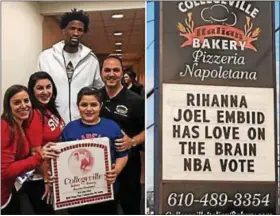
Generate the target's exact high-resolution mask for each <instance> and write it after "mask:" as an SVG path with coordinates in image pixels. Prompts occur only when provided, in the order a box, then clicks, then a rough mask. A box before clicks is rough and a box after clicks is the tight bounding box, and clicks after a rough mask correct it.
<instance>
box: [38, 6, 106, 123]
mask: <svg viewBox="0 0 280 216" xmlns="http://www.w3.org/2000/svg"><path fill="white" fill-rule="evenodd" d="M88 26H89V17H88V15H87V14H86V13H85V12H84V11H82V10H79V11H78V10H76V9H72V11H71V12H67V13H65V14H64V15H63V16H62V17H61V22H60V28H61V29H62V33H63V36H64V40H63V41H60V42H58V43H56V44H54V45H53V47H52V48H50V49H47V50H45V51H43V52H42V53H41V54H40V57H39V68H40V70H41V71H45V72H47V73H49V74H50V75H51V76H52V78H53V80H54V82H55V85H56V87H57V101H56V103H57V105H58V111H59V114H60V115H61V117H62V118H63V120H64V121H65V123H66V124H67V123H68V122H70V121H72V120H75V119H78V118H80V115H79V111H78V108H77V105H76V100H77V94H78V92H79V90H80V89H81V88H82V87H85V86H92V87H94V88H98V89H99V88H101V87H102V86H103V85H104V84H103V81H102V79H101V77H100V69H99V63H98V60H97V57H96V56H95V54H94V53H93V52H92V50H91V49H89V48H88V47H86V46H84V45H83V44H81V43H80V42H81V39H82V37H83V35H84V34H85V33H86V32H87V31H88Z"/></svg>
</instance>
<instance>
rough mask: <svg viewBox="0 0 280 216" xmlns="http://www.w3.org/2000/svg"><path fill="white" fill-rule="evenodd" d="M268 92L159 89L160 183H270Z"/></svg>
mask: <svg viewBox="0 0 280 216" xmlns="http://www.w3.org/2000/svg"><path fill="white" fill-rule="evenodd" d="M273 97H274V90H273V88H251V87H250V88H249V87H227V86H225V87H224V86H207V85H186V84H163V104H162V105H163V116H162V124H163V125H162V157H163V158H162V167H163V168H162V169H163V170H162V175H163V176H162V179H163V180H210V181H274V180H275V140H274V132H275V131H274V121H275V119H274V102H273V100H274V99H273Z"/></svg>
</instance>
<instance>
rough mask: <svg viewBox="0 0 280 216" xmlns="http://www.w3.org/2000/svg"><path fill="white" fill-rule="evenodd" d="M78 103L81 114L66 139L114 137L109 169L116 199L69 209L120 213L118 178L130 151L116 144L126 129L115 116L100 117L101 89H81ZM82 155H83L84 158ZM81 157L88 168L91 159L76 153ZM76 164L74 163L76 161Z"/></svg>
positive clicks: (69, 126) (68, 129) (64, 131)
mask: <svg viewBox="0 0 280 216" xmlns="http://www.w3.org/2000/svg"><path fill="white" fill-rule="evenodd" d="M77 106H78V109H79V112H80V116H81V118H80V119H78V120H75V121H72V122H70V123H69V124H68V125H67V126H66V127H65V128H64V130H63V133H62V140H63V141H73V140H82V139H89V138H96V137H108V138H109V139H110V151H111V161H112V170H111V171H109V172H107V173H106V180H107V182H108V183H109V184H114V197H115V200H113V201H107V202H103V203H98V204H89V205H85V206H81V207H75V208H70V209H68V212H69V213H70V214H75V215H76V214H91V215H92V214H98V215H100V214H107V215H108V214H113V215H115V214H118V212H117V201H116V197H117V193H118V187H119V185H118V181H117V176H118V175H119V174H120V172H121V171H122V169H123V168H124V166H125V165H126V162H127V159H128V157H127V151H123V152H117V151H116V148H115V142H114V140H115V139H119V138H121V137H122V136H123V135H122V132H121V129H120V127H119V126H118V125H117V124H116V123H115V122H114V121H112V120H109V119H105V118H100V117H99V113H100V110H101V106H102V101H101V95H100V92H99V90H96V89H92V88H90V87H84V88H82V89H81V90H80V91H79V93H78V98H77ZM81 156H82V158H83V159H82V158H81ZM75 158H76V159H77V160H79V161H84V163H81V164H80V165H79V166H80V168H83V169H86V168H87V164H90V163H91V162H90V160H89V159H87V155H86V154H83V155H82V154H81V155H75ZM73 166H74V165H73Z"/></svg>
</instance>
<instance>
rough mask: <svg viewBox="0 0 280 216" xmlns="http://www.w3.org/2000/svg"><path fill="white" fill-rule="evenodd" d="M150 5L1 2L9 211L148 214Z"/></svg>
mask: <svg viewBox="0 0 280 216" xmlns="http://www.w3.org/2000/svg"><path fill="white" fill-rule="evenodd" d="M145 6H146V3H145V1H142V2H141V1H137V2H118V1H114V2H106V1H103V2H101V1H100V2H97V1H94V2H64V1H63V2H58V1H56V2H39V1H38V2H36V1H32V2H24V1H20V2H2V3H1V15H2V23H1V39H2V40H1V54H2V62H1V63H2V64H1V65H2V67H1V78H2V88H1V90H2V91H1V96H2V99H1V100H2V106H1V214H3V215H5V214H14V215H16V214H18V215H21V214H44V215H55V214H66V215H67V214H69V215H71V214H74V215H84V214H90V215H96V214H97V215H100V214H106V215H118V214H124V215H127V214H129V215H131V214H134V215H140V214H145V165H146V164H145Z"/></svg>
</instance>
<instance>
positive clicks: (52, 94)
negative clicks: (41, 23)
mask: <svg viewBox="0 0 280 216" xmlns="http://www.w3.org/2000/svg"><path fill="white" fill-rule="evenodd" d="M28 91H29V94H30V100H31V102H32V107H33V112H32V113H31V118H30V120H29V121H28V125H27V131H26V135H27V139H28V141H29V143H30V146H31V150H32V152H38V151H40V150H41V149H42V147H43V146H44V145H46V144H47V143H48V142H57V141H59V139H60V136H61V132H62V129H63V127H64V121H63V120H62V118H61V117H60V115H59V113H58V111H57V108H56V105H55V100H56V95H57V89H56V86H55V83H54V81H53V79H52V78H51V76H50V75H49V74H48V73H46V72H43V71H39V72H36V73H34V74H32V75H31V76H30V78H29V82H28ZM49 163H50V161H47V160H46V161H44V163H43V164H42V165H41V166H40V167H39V168H38V169H37V170H36V171H35V172H34V174H33V176H32V177H31V178H30V181H28V182H26V184H25V185H24V190H25V192H26V194H27V195H28V197H29V199H30V203H31V205H32V207H33V210H34V212H35V214H47V215H50V214H54V213H55V212H54V210H53V207H52V205H49V204H51V196H52V192H51V184H50V183H49V182H48V170H49V167H50V164H49ZM44 198H45V199H46V200H44Z"/></svg>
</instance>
